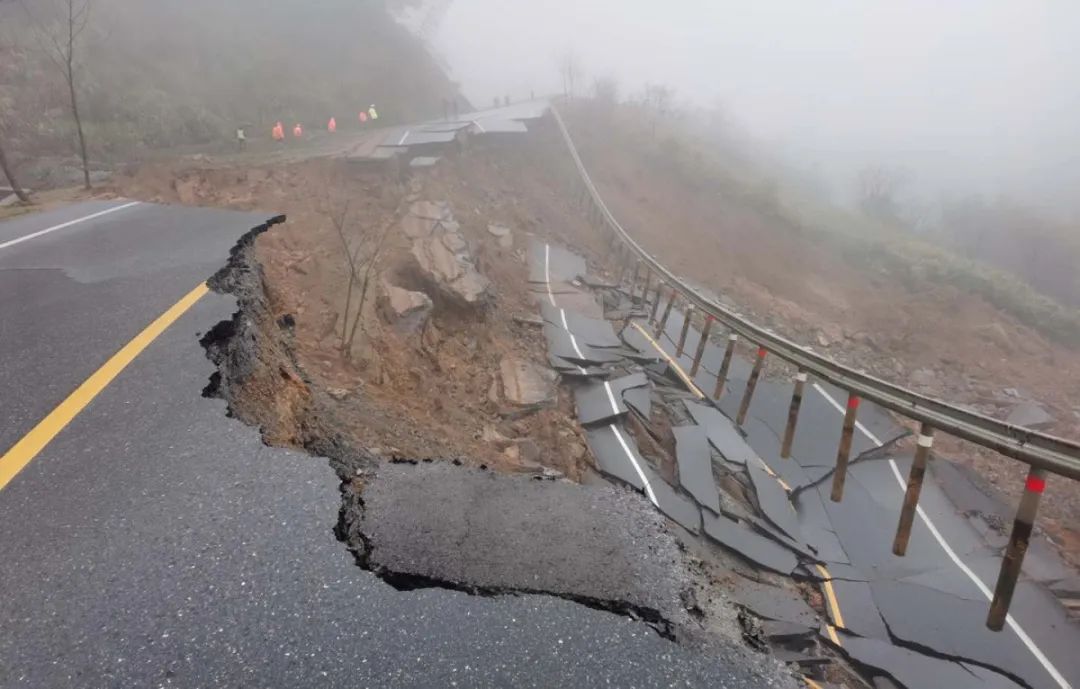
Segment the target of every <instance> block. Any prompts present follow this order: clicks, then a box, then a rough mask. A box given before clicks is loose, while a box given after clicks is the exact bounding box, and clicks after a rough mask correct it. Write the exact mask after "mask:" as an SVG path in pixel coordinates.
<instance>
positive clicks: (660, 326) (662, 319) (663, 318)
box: [656, 287, 678, 337]
mask: <svg viewBox="0 0 1080 689" xmlns="http://www.w3.org/2000/svg"><path fill="white" fill-rule="evenodd" d="M677 296H678V292H676V291H675V288H674V287H672V288H671V298H669V299H668V303H667V306H665V307H664V315H663V316H661V317H660V322H659V323H658V324H657V325H656V337H660V335H661V334H663V332H664V328H665V327H666V326H667V321H668V316H670V315H671V307H672V306H674V305H675V297H677Z"/></svg>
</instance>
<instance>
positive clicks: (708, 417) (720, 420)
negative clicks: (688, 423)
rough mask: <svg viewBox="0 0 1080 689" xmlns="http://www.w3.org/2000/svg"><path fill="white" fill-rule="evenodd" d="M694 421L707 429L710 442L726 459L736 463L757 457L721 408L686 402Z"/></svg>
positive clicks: (746, 461)
mask: <svg viewBox="0 0 1080 689" xmlns="http://www.w3.org/2000/svg"><path fill="white" fill-rule="evenodd" d="M684 404H685V405H686V410H687V411H688V412H690V416H692V417H693V419H694V422H695V423H697V424H698V425H699V426H701V427H702V428H704V429H705V433H706V435H708V437H709V442H710V443H712V445H713V447H715V448H716V451H717V452H719V453H720V454H721V455H723V457H724V459H726V460H727V461H729V462H732V463H734V464H746V463H748V462H750V461H751V460H756V459H757V453H756V452H754V450H753V449H752V448H751V447H750V445H748V444H747V442H746V440H745V439H744V438H743V437H742V434H741V433H739V430H738V429H737V428H735V424H734V423H732V421H731V420H730V419H729V418H728V417H726V416H724V415H723V414H722V413H721V412H720V411H719V410H717V409H715V408H713V407H710V406H708V405H705V404H698V403H697V402H690V401H687V402H685V403H684Z"/></svg>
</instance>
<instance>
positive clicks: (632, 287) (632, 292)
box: [630, 261, 641, 306]
mask: <svg viewBox="0 0 1080 689" xmlns="http://www.w3.org/2000/svg"><path fill="white" fill-rule="evenodd" d="M640 270H641V261H634V276H633V277H631V278H630V306H633V305H634V295H635V294H637V276H638V272H639V271H640Z"/></svg>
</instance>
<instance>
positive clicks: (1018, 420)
mask: <svg viewBox="0 0 1080 689" xmlns="http://www.w3.org/2000/svg"><path fill="white" fill-rule="evenodd" d="M1005 423H1011V424H1013V425H1014V426H1023V427H1025V428H1045V427H1046V426H1051V425H1053V423H1054V417H1053V416H1051V415H1050V412H1048V411H1046V409H1045V408H1044V407H1043V406H1042V405H1040V404H1038V403H1037V402H1021V403H1020V404H1018V405H1016V406H1015V407H1013V410H1012V411H1011V412H1009V415H1008V416H1007V417H1005Z"/></svg>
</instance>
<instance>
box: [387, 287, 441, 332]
mask: <svg viewBox="0 0 1080 689" xmlns="http://www.w3.org/2000/svg"><path fill="white" fill-rule="evenodd" d="M380 284H381V288H382V289H381V294H380V295H379V297H378V300H377V302H376V304H377V307H378V309H379V313H380V315H381V316H382V317H383V320H385V321H386V322H387V323H389V324H391V325H392V326H394V328H395V329H396V330H397V331H398V332H400V333H403V334H406V335H412V334H415V333H416V332H418V331H419V330H420V329H421V328H423V327H424V324H425V323H427V320H428V317H429V316H430V315H431V310H432V308H434V304H433V303H432V301H431V299H430V298H429V297H428V295H426V294H424V293H423V292H413V291H411V290H407V289H404V288H402V287H398V286H397V285H393V284H391V283H390V282H389V281H387V280H386V279H385V278H383V279H382V280H381V281H380Z"/></svg>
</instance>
